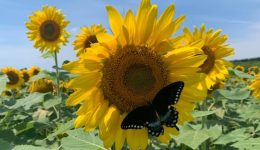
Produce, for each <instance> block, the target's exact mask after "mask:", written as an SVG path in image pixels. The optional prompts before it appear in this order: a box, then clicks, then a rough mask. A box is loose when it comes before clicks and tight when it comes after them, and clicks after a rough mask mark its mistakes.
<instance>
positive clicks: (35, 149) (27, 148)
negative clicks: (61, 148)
mask: <svg viewBox="0 0 260 150" xmlns="http://www.w3.org/2000/svg"><path fill="white" fill-rule="evenodd" d="M13 150H54V149H47V148H44V147H39V146H32V145H17V146H15V147H14V148H13Z"/></svg>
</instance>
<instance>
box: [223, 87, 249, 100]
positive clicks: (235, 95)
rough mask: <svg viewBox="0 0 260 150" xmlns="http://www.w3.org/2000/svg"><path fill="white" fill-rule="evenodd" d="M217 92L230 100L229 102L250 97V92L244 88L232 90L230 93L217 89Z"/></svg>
mask: <svg viewBox="0 0 260 150" xmlns="http://www.w3.org/2000/svg"><path fill="white" fill-rule="evenodd" d="M218 92H219V93H220V94H221V95H222V96H224V97H225V98H227V99H230V100H243V99H247V98H248V97H249V96H250V93H251V91H249V90H248V89H247V88H244V89H233V90H231V91H229V90H223V89H219V90H218Z"/></svg>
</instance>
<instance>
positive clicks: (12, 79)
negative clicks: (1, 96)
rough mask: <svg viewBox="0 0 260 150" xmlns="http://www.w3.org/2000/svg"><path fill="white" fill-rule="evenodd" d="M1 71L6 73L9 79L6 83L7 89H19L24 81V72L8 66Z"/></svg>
mask: <svg viewBox="0 0 260 150" xmlns="http://www.w3.org/2000/svg"><path fill="white" fill-rule="evenodd" d="M1 72H3V73H4V74H6V75H7V78H8V79H9V82H7V84H6V88H7V89H13V90H14V89H19V88H20V87H21V85H22V84H23V82H24V80H23V75H22V73H21V72H20V71H19V70H17V69H15V68H12V67H6V68H3V69H1Z"/></svg>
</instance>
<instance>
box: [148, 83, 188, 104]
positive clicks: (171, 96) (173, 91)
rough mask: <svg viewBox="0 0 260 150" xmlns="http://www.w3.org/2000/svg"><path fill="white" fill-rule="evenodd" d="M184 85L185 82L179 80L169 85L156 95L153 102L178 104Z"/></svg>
mask: <svg viewBox="0 0 260 150" xmlns="http://www.w3.org/2000/svg"><path fill="white" fill-rule="evenodd" d="M183 87H184V82H182V81H178V82H174V83H171V84H169V85H167V86H166V87H164V88H162V89H161V90H160V91H159V92H158V93H157V94H156V96H155V98H154V100H153V102H152V104H153V105H154V106H157V105H161V104H164V105H167V106H168V105H171V104H176V103H177V102H178V100H179V98H180V95H181V92H182V89H183Z"/></svg>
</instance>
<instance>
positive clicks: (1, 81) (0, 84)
mask: <svg viewBox="0 0 260 150" xmlns="http://www.w3.org/2000/svg"><path fill="white" fill-rule="evenodd" d="M8 81H9V79H8V78H7V76H6V75H0V95H1V93H2V92H3V91H4V90H5V88H6V83H7V82H8Z"/></svg>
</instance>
